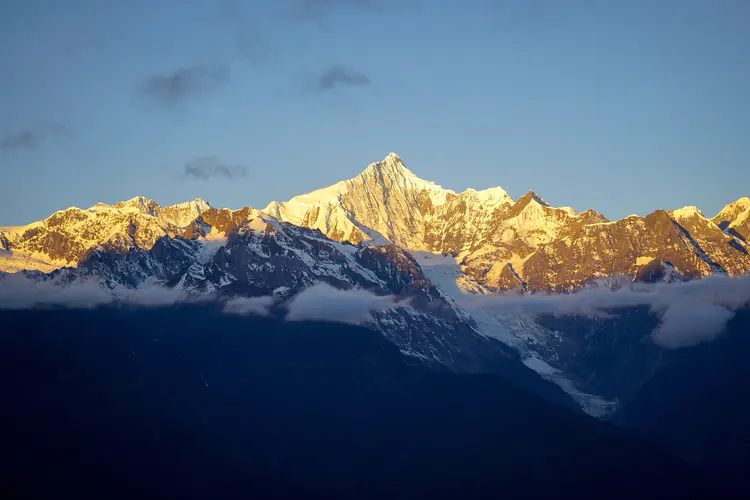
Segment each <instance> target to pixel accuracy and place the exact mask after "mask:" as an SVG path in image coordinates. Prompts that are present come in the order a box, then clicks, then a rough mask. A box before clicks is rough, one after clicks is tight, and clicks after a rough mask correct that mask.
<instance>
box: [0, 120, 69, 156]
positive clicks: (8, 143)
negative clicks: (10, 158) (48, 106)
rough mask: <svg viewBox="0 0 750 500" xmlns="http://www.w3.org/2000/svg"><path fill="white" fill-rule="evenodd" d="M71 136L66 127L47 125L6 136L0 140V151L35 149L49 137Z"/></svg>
mask: <svg viewBox="0 0 750 500" xmlns="http://www.w3.org/2000/svg"><path fill="white" fill-rule="evenodd" d="M71 135H72V133H71V132H70V130H69V129H68V128H67V127H65V126H63V125H58V124H49V123H48V124H45V125H40V126H37V127H32V128H25V129H21V130H18V131H16V132H12V133H10V134H7V135H6V136H5V137H3V138H2V140H0V150H3V151H16V150H24V149H36V148H38V147H40V146H41V145H42V144H43V143H44V142H45V141H46V140H47V139H48V138H50V137H69V136H71Z"/></svg>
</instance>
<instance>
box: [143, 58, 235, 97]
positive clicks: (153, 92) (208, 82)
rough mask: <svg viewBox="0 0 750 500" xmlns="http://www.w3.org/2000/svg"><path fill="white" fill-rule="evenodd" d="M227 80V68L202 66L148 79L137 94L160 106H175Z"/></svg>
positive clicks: (209, 90)
mask: <svg viewBox="0 0 750 500" xmlns="http://www.w3.org/2000/svg"><path fill="white" fill-rule="evenodd" d="M228 79H229V67H228V66H226V65H223V64H218V63H213V64H202V65H196V66H192V67H189V68H181V69H178V70H175V71H174V72H172V73H169V74H159V75H153V76H151V77H149V78H148V79H147V80H146V81H145V82H143V83H142V84H141V85H140V86H139V87H138V89H137V93H138V94H139V95H140V96H142V97H146V98H149V99H152V100H153V101H155V102H157V103H159V104H162V105H167V106H171V105H175V104H177V103H179V102H183V101H185V100H186V99H189V98H191V97H194V96H197V95H199V94H205V93H208V92H211V91H214V90H216V89H217V88H219V87H220V86H221V85H222V84H224V83H225V82H226V81H227V80H228Z"/></svg>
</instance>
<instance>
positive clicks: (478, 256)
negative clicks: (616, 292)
mask: <svg viewBox="0 0 750 500" xmlns="http://www.w3.org/2000/svg"><path fill="white" fill-rule="evenodd" d="M748 238H750V199H748V198H742V199H740V200H737V201H736V202H733V203H731V204H729V205H727V206H726V207H725V208H724V209H723V210H722V211H721V212H720V213H719V214H718V215H717V216H716V217H714V218H712V219H711V218H707V217H705V216H704V215H703V213H702V212H701V211H700V210H699V209H698V208H696V207H684V208H681V209H678V210H671V211H663V210H657V211H655V212H653V213H651V214H648V215H646V216H645V217H639V216H635V215H632V216H629V217H627V218H625V219H622V220H618V221H609V220H607V218H606V217H604V216H603V215H602V214H600V213H598V212H596V211H594V210H586V211H584V212H577V211H575V210H574V209H572V208H570V207H561V208H558V207H553V206H551V205H550V204H549V203H547V202H545V201H544V199H542V198H541V197H540V196H539V195H538V194H536V193H534V192H533V191H529V192H528V193H527V194H525V195H524V196H522V197H521V198H519V199H518V200H513V199H512V198H511V197H510V196H509V195H508V194H507V193H506V192H505V191H504V190H503V189H502V188H500V187H496V188H491V189H486V190H483V191H475V190H472V189H469V190H466V191H464V192H462V193H456V192H454V191H451V190H449V189H444V188H442V187H441V186H439V185H437V184H434V183H432V182H429V181H426V180H423V179H421V178H419V177H417V176H416V175H415V174H414V173H412V172H411V171H410V170H409V169H408V168H407V167H406V166H405V164H404V162H403V161H402V160H401V159H400V158H399V157H398V156H397V155H396V154H394V153H391V154H389V155H388V156H387V157H386V158H385V159H384V160H383V161H381V162H377V163H373V164H371V165H369V166H368V167H367V168H366V169H365V170H364V171H363V172H362V173H360V174H359V175H358V176H356V177H354V178H353V179H349V180H345V181H342V182H339V183H337V184H334V185H333V186H329V187H327V188H323V189H319V190H317V191H313V192H311V193H308V194H304V195H300V196H295V197H294V198H292V199H290V200H289V201H286V202H272V203H270V204H269V205H268V206H267V207H265V209H263V210H257V209H254V208H250V207H245V208H242V209H240V210H230V209H227V208H221V209H219V208H215V207H212V206H211V205H210V204H209V203H207V202H205V201H203V200H201V199H196V200H193V201H190V202H186V203H181V204H179V205H174V206H167V207H162V206H161V205H160V204H159V203H157V202H155V201H153V200H149V199H146V198H143V197H136V198H133V199H131V200H128V201H124V202H120V203H117V204H114V205H106V204H103V203H99V204H97V205H95V206H93V207H91V208H88V209H80V208H75V207H72V208H68V209H65V210H61V211H59V212H56V213H54V214H52V215H51V216H50V217H48V218H47V219H45V220H42V221H39V222H34V223H32V224H29V225H27V226H23V227H0V245H1V248H2V249H1V250H0V272H2V275H4V276H5V279H6V280H8V279H10V275H11V274H13V273H17V274H18V276H23V277H24V279H27V280H31V281H34V282H38V283H42V282H43V283H46V284H48V285H52V286H59V287H66V286H69V285H70V284H72V283H82V282H85V283H90V282H92V281H93V282H95V283H96V284H97V285H99V286H101V287H103V288H104V289H105V290H106V291H108V292H111V293H112V294H117V293H119V292H120V291H122V290H128V289H142V288H145V287H151V286H153V285H155V284H158V285H159V286H164V287H168V288H171V289H174V290H176V291H179V292H182V293H185V294H187V295H190V296H193V295H197V296H201V295H211V296H218V297H220V298H224V299H229V298H233V297H272V298H273V304H274V305H275V306H283V304H284V302H285V301H288V300H289V299H291V298H292V297H294V296H295V295H296V294H297V293H299V292H300V291H302V290H304V289H306V288H308V287H310V286H312V285H314V284H316V283H321V282H322V283H325V284H327V285H329V286H332V287H334V288H337V289H343V290H347V289H352V288H361V289H364V290H367V291H369V292H371V293H373V294H375V295H378V296H386V295H387V296H395V297H398V298H399V299H401V300H406V301H408V304H406V303H405V304H406V305H405V306H404V307H397V308H383V309H379V310H375V311H373V312H372V316H371V319H370V320H369V321H367V323H366V326H369V327H370V328H372V329H374V330H376V331H378V332H380V333H382V334H383V335H384V336H385V337H387V338H388V339H389V340H391V341H392V342H393V343H395V344H396V345H397V346H398V347H399V348H400V349H401V351H402V353H404V354H407V355H410V356H415V357H417V358H419V359H421V360H423V361H425V362H427V363H428V364H437V365H440V366H447V367H449V368H451V369H454V370H458V371H466V372H495V373H501V374H505V375H508V376H511V377H512V378H513V379H514V380H516V381H517V382H518V383H520V384H521V385H523V386H525V387H526V388H528V389H531V390H532V391H533V392H535V393H537V394H540V395H542V396H543V397H545V398H546V399H549V400H553V401H555V402H558V403H562V404H564V405H568V406H571V405H573V404H574V403H573V401H575V405H578V406H580V407H581V408H582V409H583V410H584V411H586V412H587V413H589V414H592V415H595V416H605V415H607V414H610V413H612V411H613V410H615V409H616V408H617V407H618V404H619V403H621V401H622V400H623V398H626V397H627V396H628V395H630V394H631V393H633V391H634V390H635V388H636V387H639V386H640V385H641V384H642V383H644V382H645V381H646V380H648V379H649V378H650V377H651V375H653V373H655V372H656V370H657V367H658V365H659V363H656V362H655V363H645V364H644V363H640V364H638V368H637V369H636V370H635V371H636V372H637V373H635V374H634V375H633V377H632V383H631V384H621V385H622V387H619V389H613V387H614V385H613V384H608V383H605V381H603V379H606V378H607V377H608V376H609V375H608V374H607V372H606V370H602V369H601V368H599V367H598V364H599V363H601V362H602V360H601V359H598V358H601V356H606V357H607V358H606V359H605V360H604V362H609V361H612V362H614V361H613V360H615V359H617V358H618V356H621V351H620V352H618V351H614V350H613V351H607V352H604V351H603V350H602V349H593V348H592V346H593V345H595V344H596V343H597V342H600V336H596V335H591V334H590V333H589V334H584V333H581V329H580V322H579V323H576V326H575V327H573V326H570V325H567V324H561V323H560V322H559V321H557V322H556V321H553V320H549V318H548V319H547V320H546V321H545V320H544V318H540V317H533V316H530V315H527V314H524V313H522V312H515V313H508V312H504V313H503V314H499V313H493V312H488V311H478V310H471V309H467V308H464V307H462V298H463V297H465V296H467V295H482V294H484V295H488V294H494V293H497V292H500V291H504V290H511V289H513V290H516V291H517V292H521V293H526V294H529V293H534V292H557V293H569V292H572V291H575V290H577V289H580V288H582V287H590V286H597V285H601V284H603V283H607V282H609V281H611V282H616V281H617V280H618V279H621V278H622V276H627V277H629V278H628V279H629V280H631V281H644V282H655V281H668V282H673V281H686V280H693V279H697V278H702V277H705V276H708V275H711V274H724V275H730V276H737V275H741V274H745V273H747V272H748V271H750V255H749V254H748ZM2 286H3V284H2V282H0V287H2ZM282 309H283V307H282ZM272 310H274V309H273V307H272ZM628 314H630V315H635V316H637V317H639V318H640V317H641V316H643V317H645V318H647V319H648V318H649V317H650V316H649V313H648V312H641V313H639V312H638V311H637V310H636V311H629V312H628ZM597 321H599V322H600V323H602V322H606V321H605V320H597ZM652 327H653V326H652ZM641 337H642V335H641V336H632V338H630V339H629V340H622V339H620V340H619V341H620V342H625V343H627V344H628V345H629V346H630V347H628V349H630V350H633V349H635V350H642V349H646V350H648V349H649V348H650V346H649V345H643V342H642V338H641ZM592 352H593V354H592ZM591 357H595V358H597V359H598V360H597V362H590V363H587V362H585V361H581V360H586V359H587V358H591ZM528 368H531V370H529V369H528ZM534 372H536V373H534ZM543 379H546V381H547V382H545V380H543ZM548 381H552V382H554V383H555V384H556V385H557V386H558V387H555V386H553V385H552V384H549V383H548ZM615 385H616V384H615Z"/></svg>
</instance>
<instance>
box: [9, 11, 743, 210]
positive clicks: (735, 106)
mask: <svg viewBox="0 0 750 500" xmlns="http://www.w3.org/2000/svg"><path fill="white" fill-rule="evenodd" d="M748 25H750V2H747V1H746V0H721V1H709V0H679V1H678V0H648V1H647V0H629V1H627V2H623V1H620V0H565V1H560V0H503V1H500V0H465V1H462V2H459V1H444V0H431V1H428V0H395V1H394V0H257V1H246V2H239V1H221V0H219V1H198V0H192V1H190V2H178V1H174V0H169V1H167V0H148V1H146V0H132V1H129V2H122V1H116V0H68V1H66V2H61V1H53V0H6V1H5V2H3V4H2V7H0V47H2V58H1V59H0V60H1V61H2V63H3V64H2V71H0V192H1V193H2V196H0V224H4V225H11V224H25V223H28V222H31V221H33V220H38V219H41V218H44V217H46V216H47V215H49V214H51V213H52V212H54V211H56V210H59V209H63V208H67V207H69V206H79V207H88V206H91V205H94V204H95V203H96V202H98V201H103V202H106V203H114V202H116V201H119V200H123V199H128V198H131V197H133V196H136V195H144V196H148V197H150V198H154V199H156V200H157V201H159V202H161V203H162V204H172V203H177V202H180V201H185V200H189V199H193V198H196V197H201V198H204V199H206V200H207V201H209V202H210V203H211V204H213V205H215V206H228V207H230V208H240V207H242V206H245V205H250V206H254V207H258V208H262V207H264V206H265V205H266V204H267V203H268V202H270V201H272V200H275V199H276V200H285V199H288V198H290V197H292V196H293V195H295V194H299V193H302V192H307V191H311V190H313V189H315V188H318V187H323V186H326V185H329V184H332V183H334V182H336V181H338V180H341V179H344V178H350V177H353V176H355V175H356V174H358V173H359V172H360V171H361V170H363V169H364V168H365V167H366V166H367V164H368V163H371V162H374V161H377V160H380V159H382V158H384V157H385V156H386V155H387V154H388V153H389V152H391V151H393V152H396V153H398V154H399V155H400V156H401V157H402V158H403V159H404V161H405V162H406V163H407V165H408V166H409V167H410V168H411V169H412V170H413V171H414V172H415V173H416V174H418V175H420V176H421V177H423V178H426V179H428V180H433V181H435V182H437V183H439V184H441V185H443V186H444V187H447V188H451V189H454V190H458V191H461V190H463V189H465V188H468V187H473V188H476V189H482V188H487V187H493V186H498V185H499V186H502V187H503V188H505V189H506V190H507V191H508V192H509V193H510V194H511V196H513V197H514V198H517V197H519V196H521V195H522V194H524V193H525V192H526V191H528V190H529V189H533V190H534V191H536V192H537V193H538V194H540V195H541V196H542V197H544V198H545V199H547V201H549V202H550V203H552V204H554V205H560V206H564V205H571V206H573V207H574V208H576V209H578V210H584V209H587V208H594V209H597V210H599V211H600V212H602V213H604V214H605V215H606V216H607V217H609V218H611V219H615V218H620V217H624V216H626V215H628V214H630V213H637V214H639V215H645V214H646V213H648V212H650V211H652V210H654V209H657V208H664V209H669V208H679V207H681V206H683V205H697V206H698V207H700V208H702V209H703V210H704V212H705V213H706V215H710V216H712V215H714V214H715V213H716V212H718V211H719V209H720V208H721V207H722V206H724V205H725V204H726V203H729V202H731V201H734V200H736V199H737V198H739V197H741V196H748V195H750V163H749V162H748V157H749V156H750V97H749V96H750V94H748V89H750V55H748V52H747V47H750V30H748V29H747V26H748ZM216 167H219V168H218V169H217V168H216ZM186 171H189V172H192V173H194V174H195V173H198V174H203V175H197V176H196V175H191V176H185V175H184V174H185V172H186ZM201 177H203V178H201ZM205 177H207V178H205Z"/></svg>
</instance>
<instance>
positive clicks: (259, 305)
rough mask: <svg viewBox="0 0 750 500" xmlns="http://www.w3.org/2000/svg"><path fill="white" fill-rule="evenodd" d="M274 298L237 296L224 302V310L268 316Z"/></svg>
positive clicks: (238, 313)
mask: <svg viewBox="0 0 750 500" xmlns="http://www.w3.org/2000/svg"><path fill="white" fill-rule="evenodd" d="M273 303H274V298H273V297H270V296H263V297H235V298H233V299H230V300H228V301H227V302H226V303H225V304H224V308H223V309H222V311H223V312H224V313H226V314H236V315H239V316H268V315H269V314H270V308H271V306H272V305H273Z"/></svg>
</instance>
